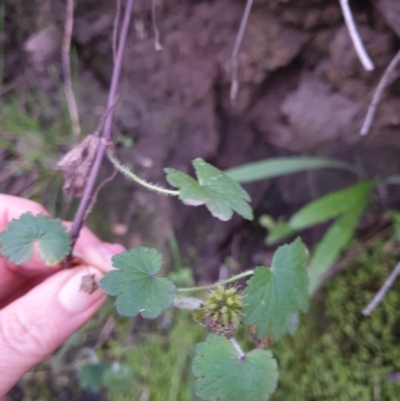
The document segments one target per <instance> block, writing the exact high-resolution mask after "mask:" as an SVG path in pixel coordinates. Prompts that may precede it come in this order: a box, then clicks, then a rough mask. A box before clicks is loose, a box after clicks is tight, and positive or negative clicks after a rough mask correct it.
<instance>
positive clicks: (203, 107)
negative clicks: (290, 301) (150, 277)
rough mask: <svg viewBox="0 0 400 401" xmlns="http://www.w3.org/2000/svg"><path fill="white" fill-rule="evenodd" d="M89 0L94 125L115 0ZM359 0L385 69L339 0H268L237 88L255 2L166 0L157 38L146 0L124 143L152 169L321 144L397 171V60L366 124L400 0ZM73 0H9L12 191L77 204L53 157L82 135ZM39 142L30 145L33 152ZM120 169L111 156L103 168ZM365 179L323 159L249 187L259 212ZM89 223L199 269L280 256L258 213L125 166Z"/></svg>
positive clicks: (186, 167) (7, 150)
mask: <svg viewBox="0 0 400 401" xmlns="http://www.w3.org/2000/svg"><path fill="white" fill-rule="evenodd" d="M77 3H78V4H77V9H76V15H75V25H74V32H73V48H74V53H73V57H72V62H73V70H74V74H75V83H76V85H75V86H76V95H77V99H78V103H79V110H80V114H81V119H82V126H83V128H84V131H85V132H90V131H91V130H93V129H94V127H96V125H97V124H98V122H99V120H100V118H101V115H102V113H104V105H105V104H106V96H107V91H108V85H109V80H110V76H111V70H112V52H111V37H112V27H113V19H114V12H115V4H114V2H110V1H106V0H80V1H79V2H77ZM351 6H352V9H353V12H354V16H355V19H356V23H357V26H358V28H359V31H360V35H361V37H362V39H363V41H364V43H365V45H366V48H367V51H368V53H369V54H370V56H371V58H372V59H373V61H374V63H375V64H376V67H377V68H376V70H374V71H373V72H365V71H364V70H363V68H362V66H361V64H360V62H359V60H358V58H357V56H356V53H355V51H354V49H353V46H352V44H351V42H350V39H349V35H348V32H347V29H346V27H345V25H344V22H343V17H342V14H341V11H340V7H339V4H338V1H337V0H302V1H301V0H277V1H273V2H271V1H266V0H255V2H254V6H253V9H252V12H251V15H250V19H249V23H248V26H247V29H246V33H245V37H244V40H243V43H242V46H241V50H240V53H239V77H240V89H239V93H238V98H237V99H236V102H235V103H234V104H232V102H231V101H230V99H229V91H230V82H231V59H230V58H231V53H232V48H233V45H234V41H235V38H236V34H237V31H238V28H239V24H240V20H241V17H242V14H243V10H244V7H245V3H244V2H242V1H236V0H235V1H233V0H218V1H196V2H187V1H182V0H164V1H162V2H160V4H159V6H158V8H157V20H158V26H159V29H160V33H161V42H162V45H163V50H162V51H161V52H157V51H155V49H154V33H153V28H152V20H151V2H149V1H144V0H140V1H137V2H136V3H135V7H134V24H133V26H132V28H131V31H130V36H129V43H128V47H127V49H126V54H125V59H124V69H123V74H122V81H121V85H120V99H119V102H118V104H117V106H116V122H115V127H114V132H115V137H116V138H117V142H118V145H119V148H118V154H119V157H120V158H121V160H123V162H124V163H125V164H127V165H129V166H130V167H132V168H134V169H135V171H137V172H138V173H139V174H140V175H142V176H143V177H144V178H147V179H149V180H150V181H152V182H160V183H163V181H164V175H163V171H162V170H163V168H164V167H167V166H168V167H175V168H179V169H181V170H183V171H187V172H191V171H192V170H191V167H190V161H191V160H192V159H194V158H195V157H202V158H205V159H206V160H207V161H210V162H212V163H213V164H215V165H217V166H218V167H219V168H221V169H226V168H229V167H232V166H236V165H240V164H243V163H245V162H249V161H254V160H260V159H264V158H268V157H276V156H284V155H292V154H302V155H322V156H329V157H333V158H338V159H341V160H344V161H348V162H351V163H353V164H356V165H357V166H359V167H360V168H361V169H362V170H363V171H364V172H365V176H366V177H376V176H378V177H386V176H388V175H390V174H398V173H399V171H400V166H399V163H400V162H399V160H400V158H399V153H400V150H399V149H400V140H399V138H400V137H399V127H400V114H399V113H398V110H399V107H400V90H399V79H398V76H399V75H398V74H397V75H395V76H394V77H393V79H392V81H391V85H390V87H389V88H388V89H387V91H386V94H385V96H384V100H383V101H382V103H381V105H380V107H379V111H378V114H377V116H376V119H375V121H374V125H373V127H372V130H371V133H370V135H368V136H367V137H366V138H363V139H362V138H360V136H359V134H358V131H359V129H360V127H361V124H362V120H363V117H364V115H365V112H366V108H367V106H368V104H369V101H370V99H371V96H372V93H373V90H374V88H375V87H376V85H377V82H378V80H379V78H380V77H381V75H382V72H383V70H384V68H385V67H386V66H387V64H388V63H389V62H390V60H391V59H392V58H393V56H394V55H395V53H396V52H397V51H398V48H399V44H400V40H399V37H400V31H399V26H400V8H399V7H400V6H399V3H398V1H397V0H370V1H362V0H360V1H352V2H351ZM64 7H65V5H64V4H62V3H59V2H55V1H51V0H34V1H31V2H26V1H22V0H6V1H5V18H4V30H3V32H1V33H0V44H3V45H4V56H5V57H4V64H3V67H4V68H0V69H1V71H2V75H3V86H2V88H1V101H0V111H1V120H0V139H1V140H5V142H1V143H0V174H1V175H0V178H1V179H0V191H4V192H10V193H16V194H22V195H25V196H28V195H29V196H32V197H34V198H36V199H38V200H40V201H42V202H44V203H45V204H46V205H47V207H49V209H50V210H52V211H57V212H58V213H60V214H61V215H63V216H66V217H71V214H72V211H73V208H74V206H75V203H74V202H72V206H71V208H69V211H68V207H67V206H68V202H65V199H64V200H62V199H61V192H60V187H61V180H60V177H59V175H57V174H58V173H53V172H50V171H51V170H50V169H51V167H52V166H54V164H55V162H56V160H57V159H58V157H59V156H60V155H61V154H63V153H65V152H66V150H67V149H68V148H69V147H70V145H71V144H73V143H74V141H75V139H74V138H73V137H72V136H71V135H70V125H69V122H68V118H66V113H65V102H64V100H63V93H62V88H61V87H60V82H61V79H60V76H61V72H60V71H61V69H60V65H61V63H60V53H59V52H60V47H61V40H62V27H63V22H64ZM32 93H34V94H35V96H34V97H33V99H31V94H32ZM38 93H39V94H41V95H40V96H37V94H38ZM13 102H14V103H13ZM10 106H11V107H10ZM27 115H29V118H28V119H25V117H26V116H27ZM36 120H37V121H40V124H39V125H35V123H34V121H36ZM4 143H6V144H8V145H10V144H11V145H10V146H5V145H4ZM132 144H134V147H132V146H131V145H132ZM28 150H29V152H28ZM27 154H29V155H30V159H29V160H24V158H25V157H26V155H27ZM43 155H45V157H43ZM108 172H109V166H105V168H104V171H103V172H102V175H103V176H106V174H108ZM355 179H356V177H354V176H353V175H352V174H351V173H348V172H342V171H340V172H339V171H323V172H319V173H308V174H296V175H292V176H287V177H284V178H280V179H275V180H269V181H261V182H258V183H255V184H251V185H247V186H246V189H248V190H249V192H250V194H251V196H252V200H253V201H252V205H253V207H254V208H255V210H256V215H257V216H259V215H261V214H270V215H272V216H274V217H276V218H278V217H280V216H283V217H287V216H290V215H291V214H292V213H293V212H294V211H296V210H298V209H299V207H301V206H303V205H304V204H305V203H307V202H308V201H309V200H310V199H314V198H317V197H318V196H320V195H322V194H324V193H327V192H329V191H333V190H336V189H338V188H342V187H344V186H346V185H349V184H351V183H354V181H355ZM39 183H40V188H36V187H39ZM27 188H28V189H29V191H30V189H32V188H36V189H32V191H30V192H29V191H28V190H27ZM380 195H382V194H380ZM399 200H400V194H399V193H396V190H395V189H393V190H392V192H390V194H389V196H387V197H382V196H380V197H379V199H378V201H377V202H376V203H377V205H378V208H379V207H381V208H386V207H389V206H392V205H396V204H398V201H399ZM382 203H383V206H382ZM379 210H382V209H379ZM370 214H372V215H373V212H372V213H370ZM378 214H379V211H378ZM368 218H370V220H369V221H368ZM375 218H376V216H374V215H373V216H372V217H371V216H367V219H366V220H367V221H366V222H364V225H363V227H362V228H363V229H364V230H366V231H368V230H369V229H370V227H371V226H374V224H375V221H376V220H374V219H375ZM371 219H372V220H371ZM378 219H379V216H378ZM371 221H372V222H371ZM89 223H90V224H91V225H92V226H93V227H95V228H96V231H97V232H100V233H101V235H102V236H103V237H108V238H113V239H114V240H117V241H122V242H124V243H125V244H126V245H127V246H129V247H130V246H135V245H139V244H146V245H154V246H156V247H157V248H158V249H160V250H162V251H163V253H164V255H165V256H167V255H170V259H171V263H170V267H169V268H172V267H173V266H174V267H179V265H180V264H181V263H182V264H183V265H188V266H194V268H195V278H196V279H197V280H199V281H208V280H210V279H215V278H217V276H218V274H219V272H220V271H222V270H223V269H221V266H222V265H223V264H224V263H225V264H226V265H227V266H228V269H230V270H231V271H234V270H235V269H243V268H247V267H252V266H254V265H255V264H261V263H267V262H266V261H268V258H269V257H270V256H271V249H270V248H268V247H266V246H265V244H264V237H265V234H266V233H265V230H264V229H263V228H261V227H260V226H259V224H258V222H257V220H255V221H254V222H253V223H243V221H242V220H241V219H240V218H238V217H235V218H234V219H233V220H231V221H230V222H228V223H222V222H219V221H217V220H215V219H212V218H211V217H210V216H209V215H208V212H207V211H206V210H205V208H196V209H194V208H189V207H184V206H182V205H181V204H179V203H178V202H177V201H176V200H174V199H169V198H162V197H159V196H157V195H155V194H152V193H148V192H145V191H144V190H142V189H138V188H137V187H136V186H135V185H134V184H132V183H131V182H128V181H127V180H125V179H124V178H122V177H119V178H117V179H116V180H114V181H113V182H112V183H111V184H109V186H108V187H107V189H106V190H105V191H103V193H102V194H101V196H100V199H99V203H98V205H97V206H96V208H95V210H94V213H93V215H92V217H91V219H90V221H89ZM323 229H324V228H322V229H319V228H318V229H313V230H310V231H308V232H306V233H305V236H304V238H305V239H306V240H307V241H308V243H309V244H313V243H315V242H317V241H318V240H319V239H320V238H321V230H323ZM174 239H176V241H177V243H178V244H179V249H176V247H175V245H174ZM179 256H180V257H181V258H182V262H179ZM158 329H159V328H157V330H158ZM160 330H161V329H160ZM396 336H397V333H396ZM299 341H300V342H301V341H302V340H299ZM168 363H170V362H169V361H168ZM386 373H387V372H386V371H385V374H386ZM143 374H144V373H143ZM289 379H291V378H289ZM289 379H288V380H289ZM63 394H64V393H63ZM58 395H59V394H58ZM64 395H65V396H66V397H67V398H68V396H71V395H70V394H69V395H68V394H67V393H66V394H64ZM368 395H369V393H368ZM278 396H279V394H277V395H276V397H278ZM16 399H18V397H16ZM96 399H98V398H96ZM182 399H183V398H182ZM277 399H279V398H277ZM369 399H370V398H369Z"/></svg>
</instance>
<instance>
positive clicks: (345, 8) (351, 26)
mask: <svg viewBox="0 0 400 401" xmlns="http://www.w3.org/2000/svg"><path fill="white" fill-rule="evenodd" d="M340 7H341V8H342V13H343V16H344V20H345V22H346V26H347V29H348V31H349V34H350V38H351V40H352V41H353V45H354V48H355V50H356V52H357V55H358V58H359V59H360V61H361V64H362V65H363V67H364V69H365V70H367V71H372V70H373V69H374V68H375V66H374V63H373V62H372V60H371V59H370V57H369V56H368V53H367V51H366V50H365V48H364V45H363V43H362V41H361V38H360V35H359V34H358V31H357V27H356V24H355V22H354V18H353V14H352V13H351V10H350V6H349V0H340Z"/></svg>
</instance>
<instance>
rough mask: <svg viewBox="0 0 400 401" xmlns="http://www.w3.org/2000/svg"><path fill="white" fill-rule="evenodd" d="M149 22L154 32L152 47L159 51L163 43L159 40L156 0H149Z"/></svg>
mask: <svg viewBox="0 0 400 401" xmlns="http://www.w3.org/2000/svg"><path fill="white" fill-rule="evenodd" d="M151 22H152V24H153V32H154V49H155V50H156V51H157V52H159V51H161V50H162V49H163V45H162V44H161V42H160V31H159V30H158V25H157V0H151Z"/></svg>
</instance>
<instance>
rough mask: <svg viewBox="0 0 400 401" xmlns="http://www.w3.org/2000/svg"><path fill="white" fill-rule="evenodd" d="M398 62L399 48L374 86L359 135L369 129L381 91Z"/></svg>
mask: <svg viewBox="0 0 400 401" xmlns="http://www.w3.org/2000/svg"><path fill="white" fill-rule="evenodd" d="M399 62H400V50H399V51H398V52H397V54H396V55H395V56H394V57H393V59H392V61H391V62H390V63H389V65H388V66H387V68H386V70H385V72H384V73H383V75H382V78H381V80H380V81H379V84H378V86H377V87H376V91H375V93H374V96H373V98H372V101H371V104H370V105H369V108H368V112H367V115H366V116H365V120H364V124H363V126H362V128H361V130H360V135H367V134H368V132H369V130H370V129H371V125H372V122H373V120H374V117H375V113H376V109H377V108H378V104H379V102H380V100H381V98H382V94H383V91H384V89H385V87H386V86H387V84H388V81H389V79H390V76H391V74H392V72H393V71H394V69H395V68H396V66H397V64H398V63H399Z"/></svg>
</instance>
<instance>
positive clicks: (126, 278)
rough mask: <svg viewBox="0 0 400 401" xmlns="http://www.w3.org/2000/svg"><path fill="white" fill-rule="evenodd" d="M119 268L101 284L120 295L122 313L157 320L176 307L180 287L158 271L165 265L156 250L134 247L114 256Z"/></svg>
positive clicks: (119, 306)
mask: <svg viewBox="0 0 400 401" xmlns="http://www.w3.org/2000/svg"><path fill="white" fill-rule="evenodd" d="M112 261H113V265H114V267H116V268H117V269H119V270H113V271H110V272H108V273H107V274H106V275H105V276H104V277H103V278H102V279H101V280H100V287H101V288H102V289H103V290H104V291H106V292H107V293H108V294H109V295H114V296H115V295H116V296H117V300H116V306H117V310H118V313H119V314H120V315H125V316H136V315H137V314H138V313H139V312H140V313H141V315H142V316H143V317H146V318H148V319H154V318H156V317H157V316H159V315H160V314H161V312H162V311H163V310H164V309H166V308H169V307H170V306H172V304H173V302H174V296H175V292H176V288H175V286H174V284H173V283H172V282H171V281H170V280H168V279H167V278H160V277H157V276H156V273H157V272H158V271H159V270H160V268H161V264H162V257H161V254H160V253H159V252H158V251H157V250H156V249H151V248H143V247H138V248H133V249H132V250H130V251H129V252H123V253H120V254H118V255H115V256H114V257H113V258H112Z"/></svg>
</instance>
